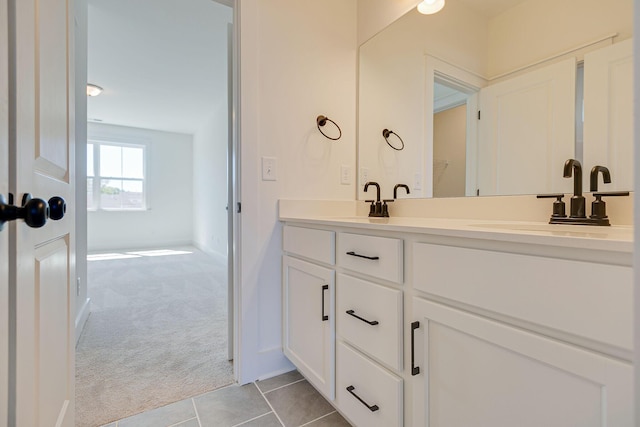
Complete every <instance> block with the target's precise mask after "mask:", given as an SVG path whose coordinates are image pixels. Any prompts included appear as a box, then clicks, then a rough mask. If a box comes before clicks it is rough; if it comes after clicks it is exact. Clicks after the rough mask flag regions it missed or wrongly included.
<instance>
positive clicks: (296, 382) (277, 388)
mask: <svg viewBox="0 0 640 427" xmlns="http://www.w3.org/2000/svg"><path fill="white" fill-rule="evenodd" d="M306 380H307V379H306V378H302V379H300V380H298V381H294V382H292V383H289V384H285V385H281V386H280V387H276V388H274V389H272V390H269V391H263V392H262V394H267V393H271V392H272V391H276V390H280V389H281V388H285V387H289V386H290V385H294V384H298V383H301V382H302V381H306ZM256 385H257V384H256ZM258 388H260V387H258ZM260 391H262V390H260Z"/></svg>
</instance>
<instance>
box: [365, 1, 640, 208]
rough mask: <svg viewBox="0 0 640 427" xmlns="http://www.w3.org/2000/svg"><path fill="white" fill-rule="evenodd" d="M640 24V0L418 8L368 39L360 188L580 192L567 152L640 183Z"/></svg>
mask: <svg viewBox="0 0 640 427" xmlns="http://www.w3.org/2000/svg"><path fill="white" fill-rule="evenodd" d="M632 30H633V2H632V0H607V1H602V0H447V3H446V6H445V8H444V9H443V10H442V11H441V12H439V13H437V14H435V15H421V14H420V13H418V12H417V11H416V10H415V9H414V10H411V11H410V12H408V13H407V14H405V15H404V16H402V17H401V18H400V19H398V20H397V21H395V22H394V23H392V24H391V25H390V26H388V27H387V28H385V29H384V30H383V31H381V32H380V33H378V34H377V35H375V36H374V37H373V38H371V39H369V40H368V41H367V42H365V43H364V44H363V45H362V46H360V51H359V88H358V181H359V186H358V198H359V199H365V198H370V196H371V195H367V194H366V193H364V191H363V186H364V183H365V182H367V181H376V182H378V183H380V185H381V187H382V190H383V196H384V197H385V198H389V197H390V196H391V192H392V190H393V187H394V185H396V184H400V183H401V184H407V185H408V186H409V188H410V190H411V193H410V194H409V195H408V196H406V197H416V198H424V197H461V196H478V195H479V196H483V195H516V194H536V193H538V194H540V193H553V192H565V193H569V192H571V191H572V188H573V183H572V180H570V179H567V178H563V177H562V169H563V165H564V162H565V161H566V160H567V159H569V158H576V159H578V160H580V162H581V163H582V165H583V177H584V184H583V188H584V189H585V190H588V189H589V171H590V170H591V168H592V167H593V166H595V165H602V166H606V167H608V168H609V170H610V172H611V178H612V183H611V184H606V185H603V184H602V182H601V183H600V188H599V189H600V190H602V191H613V190H616V191H618V190H631V189H632V182H633V170H632V166H633V163H632V161H633V142H632V137H633V119H632V116H633V111H632V108H633V88H632V84H633V70H632V65H633V58H632V41H631V39H632ZM385 129H386V130H388V131H391V133H389V132H387V133H386V137H385V135H383V133H384V132H383V130H385ZM403 146H404V148H402V147H403ZM399 148H402V149H399ZM402 194H403V196H402V197H405V196H404V193H402Z"/></svg>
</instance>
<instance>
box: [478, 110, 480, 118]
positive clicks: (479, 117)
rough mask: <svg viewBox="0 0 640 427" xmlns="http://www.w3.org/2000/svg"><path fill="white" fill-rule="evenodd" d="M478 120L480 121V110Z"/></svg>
mask: <svg viewBox="0 0 640 427" xmlns="http://www.w3.org/2000/svg"><path fill="white" fill-rule="evenodd" d="M478 120H480V110H478Z"/></svg>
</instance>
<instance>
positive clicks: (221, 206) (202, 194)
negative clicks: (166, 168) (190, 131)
mask: <svg viewBox="0 0 640 427" xmlns="http://www.w3.org/2000/svg"><path fill="white" fill-rule="evenodd" d="M223 86H224V87H223V88H222V92H223V93H222V97H221V99H220V100H219V101H218V102H216V104H217V105H216V111H215V113H214V114H213V115H212V116H211V118H210V119H209V120H208V121H207V123H205V124H204V125H203V126H202V128H201V129H200V130H199V131H198V132H196V134H195V135H194V136H193V195H194V197H193V204H194V206H193V243H194V244H195V246H196V247H197V248H199V249H200V250H202V251H204V252H206V253H208V254H210V255H214V256H219V257H226V256H227V234H228V233H227V211H226V206H227V140H228V133H229V132H228V113H227V94H226V90H227V88H226V84H224V82H223Z"/></svg>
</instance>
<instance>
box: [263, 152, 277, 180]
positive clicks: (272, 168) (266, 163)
mask: <svg viewBox="0 0 640 427" xmlns="http://www.w3.org/2000/svg"><path fill="white" fill-rule="evenodd" d="M277 179H278V159H276V158H275V157H263V158H262V180H263V181H276V180H277Z"/></svg>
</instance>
